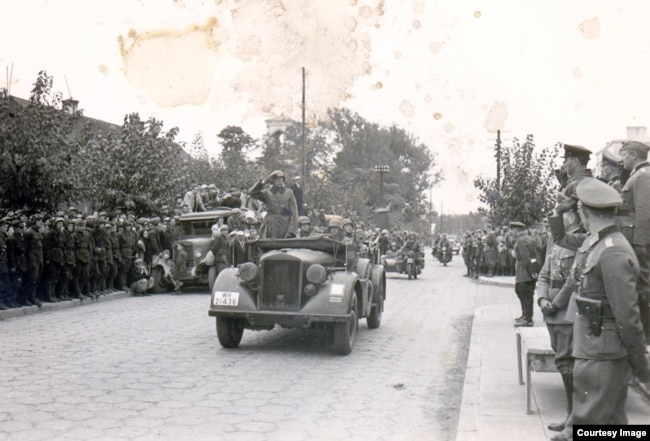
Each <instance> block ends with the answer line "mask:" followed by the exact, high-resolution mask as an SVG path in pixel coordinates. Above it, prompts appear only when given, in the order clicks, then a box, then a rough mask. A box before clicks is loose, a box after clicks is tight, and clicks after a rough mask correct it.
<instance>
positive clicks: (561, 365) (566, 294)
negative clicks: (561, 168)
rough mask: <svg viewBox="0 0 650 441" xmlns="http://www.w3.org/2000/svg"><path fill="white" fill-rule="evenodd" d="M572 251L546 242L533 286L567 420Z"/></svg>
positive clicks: (570, 213)
mask: <svg viewBox="0 0 650 441" xmlns="http://www.w3.org/2000/svg"><path fill="white" fill-rule="evenodd" d="M576 202H577V201H575V200H574V204H573V206H572V207H569V208H568V209H567V210H565V211H564V213H563V214H562V221H563V224H564V229H565V231H566V232H568V233H570V234H575V233H576V232H578V231H580V219H579V217H578V213H577V212H576V211H575V210H576V209H577V203H576ZM575 254H576V253H575V250H571V249H567V248H562V247H561V246H559V245H557V244H554V243H553V241H552V240H549V241H548V246H547V255H546V259H545V260H544V264H543V265H542V269H541V270H540V272H539V278H538V280H537V283H536V285H535V294H536V296H537V304H538V305H539V307H540V309H541V310H542V314H543V316H544V322H546V327H547V329H548V333H549V337H550V339H551V347H552V348H553V350H554V351H555V366H556V367H557V370H558V371H559V372H560V374H561V376H562V383H563V384H564V391H565V394H566V398H567V417H566V418H568V417H569V415H570V414H571V410H572V408H573V320H572V319H571V317H567V308H568V305H569V300H570V298H571V292H572V291H573V290H572V285H570V284H567V287H566V288H565V282H566V281H567V279H568V277H569V274H570V271H571V268H572V266H573V262H574V258H575ZM566 418H565V420H564V421H562V422H561V423H551V424H549V425H548V428H549V430H554V431H562V430H563V429H564V426H565V423H566Z"/></svg>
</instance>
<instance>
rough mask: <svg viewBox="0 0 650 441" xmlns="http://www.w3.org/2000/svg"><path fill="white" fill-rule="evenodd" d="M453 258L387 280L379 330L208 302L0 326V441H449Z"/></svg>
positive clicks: (175, 301)
mask: <svg viewBox="0 0 650 441" xmlns="http://www.w3.org/2000/svg"><path fill="white" fill-rule="evenodd" d="M463 270H464V269H463V266H462V259H460V258H459V257H454V261H453V262H452V264H451V265H450V266H448V267H442V265H440V264H438V263H437V262H433V261H432V260H431V256H430V255H427V267H426V268H425V270H424V273H423V274H422V277H421V278H420V279H418V280H412V281H409V280H407V279H406V277H405V276H400V275H397V274H394V273H389V280H388V289H387V291H388V301H387V303H386V311H385V314H384V318H383V323H382V326H381V327H380V328H379V329H376V330H369V329H368V328H367V326H366V324H365V320H364V321H362V322H361V327H360V332H359V333H358V336H357V341H356V344H355V347H354V349H353V352H352V354H350V355H348V356H339V355H336V354H335V353H334V352H333V348H332V347H331V342H330V336H326V335H324V334H322V333H319V332H316V331H311V332H298V331H296V330H285V329H275V330H273V331H270V332H269V331H260V332H253V331H245V333H244V338H243V340H242V343H241V346H240V347H239V348H238V349H234V350H226V349H222V348H221V347H220V345H219V343H218V341H217V338H216V333H215V322H214V319H213V318H211V317H208V315H207V305H208V302H209V298H208V294H207V293H206V292H204V293H190V292H185V293H184V294H183V295H180V296H175V295H166V294H163V295H157V296H151V297H131V298H124V299H120V300H115V301H112V302H106V303H99V304H95V305H88V306H83V307H79V308H74V309H68V310H62V311H55V312H49V313H43V314H37V315H33V316H27V317H21V318H17V319H9V320H5V321H2V322H0V373H1V374H0V375H1V376H2V378H1V380H0V440H2V439H11V440H40V439H43V440H52V439H65V440H68V439H69V440H85V439H94V440H101V439H106V440H131V439H137V440H149V439H152V440H153V439H164V440H167V439H169V440H185V439H192V440H203V439H206V440H208V439H209V440H220V439H224V440H246V441H251V440H252V441H254V440H282V441H291V440H357V439H363V440H391V441H393V440H416V439H432V440H447V439H454V437H455V425H456V422H457V418H458V407H459V404H460V399H461V391H462V379H463V375H464V368H465V357H466V355H467V347H468V344H467V342H468V341H469V327H470V325H471V316H472V314H473V311H474V305H475V299H476V293H477V292H478V290H479V289H482V290H485V289H486V287H485V286H481V287H480V288H479V285H477V284H476V283H475V282H473V281H470V280H469V279H467V278H464V277H461V274H462V272H463Z"/></svg>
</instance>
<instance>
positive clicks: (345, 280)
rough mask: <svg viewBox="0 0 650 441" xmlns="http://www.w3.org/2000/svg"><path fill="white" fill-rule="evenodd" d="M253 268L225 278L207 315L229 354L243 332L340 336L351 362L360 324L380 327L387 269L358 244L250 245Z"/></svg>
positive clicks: (338, 346) (298, 241)
mask: <svg viewBox="0 0 650 441" xmlns="http://www.w3.org/2000/svg"><path fill="white" fill-rule="evenodd" d="M248 255H249V258H250V259H249V260H250V262H246V263H244V264H242V265H240V266H239V268H227V269H225V270H223V271H222V272H221V273H219V276H218V277H217V280H216V282H215V285H214V289H213V291H212V297H211V300H210V309H209V311H208V314H209V315H210V316H212V317H216V323H217V337H218V338H219V342H220V343H221V345H222V346H223V347H226V348H233V347H236V346H238V345H239V343H240V342H241V339H242V335H243V332H244V329H253V330H271V329H273V328H274V327H275V325H276V324H279V325H280V326H282V327H285V328H317V329H324V330H333V334H334V347H335V350H336V352H338V353H339V354H342V355H347V354H349V353H350V352H351V351H352V346H353V344H354V340H355V337H356V334H357V330H358V321H359V318H364V317H365V318H366V320H367V323H368V328H370V329H375V328H378V327H379V326H380V324H381V318H382V313H383V310H384V301H385V300H386V275H385V273H384V267H383V266H381V265H373V263H372V262H371V261H370V260H369V259H367V258H362V257H359V256H358V255H357V252H356V249H355V245H354V244H353V243H348V244H346V243H343V242H338V241H336V240H334V239H332V238H329V237H328V236H323V237H310V238H295V239H260V240H257V241H253V242H249V244H248Z"/></svg>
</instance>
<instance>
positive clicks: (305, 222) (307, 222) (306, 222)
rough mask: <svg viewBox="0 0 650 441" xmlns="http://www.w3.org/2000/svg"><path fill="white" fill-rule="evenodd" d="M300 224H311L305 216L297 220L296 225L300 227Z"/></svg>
mask: <svg viewBox="0 0 650 441" xmlns="http://www.w3.org/2000/svg"><path fill="white" fill-rule="evenodd" d="M301 224H311V221H310V220H309V218H308V217H307V216H300V217H299V218H298V225H301Z"/></svg>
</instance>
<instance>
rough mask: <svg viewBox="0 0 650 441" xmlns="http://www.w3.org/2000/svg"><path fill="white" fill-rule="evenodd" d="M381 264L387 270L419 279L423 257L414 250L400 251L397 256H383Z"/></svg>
mask: <svg viewBox="0 0 650 441" xmlns="http://www.w3.org/2000/svg"><path fill="white" fill-rule="evenodd" d="M381 264H382V265H383V266H384V268H385V270H386V272H396V273H399V274H406V275H407V276H408V278H409V280H411V279H417V278H418V274H421V273H422V267H423V264H422V259H421V258H420V256H418V255H416V253H414V252H413V251H410V252H408V253H406V254H404V253H400V254H398V255H397V256H394V255H393V256H386V255H384V256H381Z"/></svg>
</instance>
